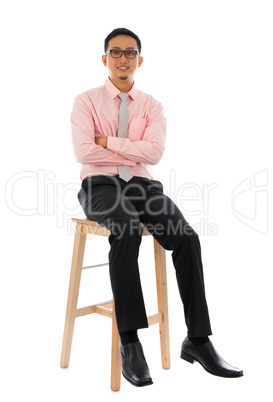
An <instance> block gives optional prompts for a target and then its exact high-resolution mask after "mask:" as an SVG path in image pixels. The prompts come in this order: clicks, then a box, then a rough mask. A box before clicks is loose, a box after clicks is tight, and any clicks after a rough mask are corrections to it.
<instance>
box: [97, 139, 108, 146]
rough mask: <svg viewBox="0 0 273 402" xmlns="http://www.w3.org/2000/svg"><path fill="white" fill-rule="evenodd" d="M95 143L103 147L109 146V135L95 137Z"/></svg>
mask: <svg viewBox="0 0 273 402" xmlns="http://www.w3.org/2000/svg"><path fill="white" fill-rule="evenodd" d="M95 143H96V144H97V145H100V146H101V147H103V148H107V137H95Z"/></svg>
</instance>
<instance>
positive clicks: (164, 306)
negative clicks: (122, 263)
mask: <svg viewBox="0 0 273 402" xmlns="http://www.w3.org/2000/svg"><path fill="white" fill-rule="evenodd" d="M154 253H155V270H156V287H157V301H158V311H159V312H160V313H162V315H163V320H162V322H160V323H159V332H160V345H161V361H162V367H163V368H164V369H169V368H170V339H169V315H168V294H167V273H166V254H165V249H164V248H163V247H161V246H160V244H159V243H158V242H157V241H156V239H155V238H154Z"/></svg>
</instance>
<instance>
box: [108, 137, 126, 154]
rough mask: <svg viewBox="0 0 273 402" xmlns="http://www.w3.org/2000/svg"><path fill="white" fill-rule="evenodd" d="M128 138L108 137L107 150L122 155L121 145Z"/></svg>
mask: <svg viewBox="0 0 273 402" xmlns="http://www.w3.org/2000/svg"><path fill="white" fill-rule="evenodd" d="M124 140H126V138H119V137H110V136H109V137H108V139H107V149H109V150H110V151H112V152H115V153H117V154H118V153H120V149H121V145H122V144H123V143H124Z"/></svg>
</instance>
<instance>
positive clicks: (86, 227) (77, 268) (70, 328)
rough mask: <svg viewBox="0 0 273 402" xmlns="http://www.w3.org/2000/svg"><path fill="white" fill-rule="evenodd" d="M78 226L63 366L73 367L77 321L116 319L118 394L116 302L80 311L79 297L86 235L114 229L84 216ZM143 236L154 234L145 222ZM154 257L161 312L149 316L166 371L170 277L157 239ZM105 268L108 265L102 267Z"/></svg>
mask: <svg viewBox="0 0 273 402" xmlns="http://www.w3.org/2000/svg"><path fill="white" fill-rule="evenodd" d="M72 221H73V222H75V223H76V227H75V238H74V246H73V254H72V263H71V273H70V282H69V291H68V298H67V308H66V317H65V326H64V334H63V344H62V355H61V367H62V368H66V367H68V365H69V360H70V353H71V346H72V338H73V332H74V325H75V319H76V318H77V317H80V316H84V315H88V314H93V313H96V314H100V315H103V316H105V317H109V318H111V319H112V357H111V389H112V390H113V391H118V390H119V389H120V381H121V360H120V355H119V339H120V338H119V333H118V328H117V323H116V315H115V303H114V299H112V300H110V301H107V302H104V303H100V304H96V305H92V306H89V307H84V308H79V309H78V308H77V303H78V294H79V287H80V280H81V273H82V269H83V268H84V267H83V258H84V250H85V244H86V235H87V234H88V233H91V234H95V235H98V236H109V235H110V233H111V232H110V230H108V229H107V228H106V227H105V226H102V225H100V224H99V223H98V222H96V221H94V220H91V219H88V218H86V217H85V216H84V217H77V218H72ZM141 226H142V229H143V232H142V235H143V236H148V235H151V234H150V233H149V231H148V230H147V228H146V227H145V226H144V225H143V224H142V223H141ZM154 257H155V271H156V287H157V301H158V311H157V313H156V314H154V315H151V316H149V317H147V319H148V324H149V325H153V324H157V323H158V324H159V334H160V346H161V362H162V367H163V368H165V369H168V368H170V345H169V319H168V297H167V276H166V256H165V249H164V248H163V247H162V246H160V244H159V243H158V242H157V241H156V240H155V238H154ZM102 265H105V264H102Z"/></svg>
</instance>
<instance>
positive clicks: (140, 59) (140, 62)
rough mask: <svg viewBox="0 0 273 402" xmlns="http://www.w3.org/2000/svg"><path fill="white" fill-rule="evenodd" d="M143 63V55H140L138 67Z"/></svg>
mask: <svg viewBox="0 0 273 402" xmlns="http://www.w3.org/2000/svg"><path fill="white" fill-rule="evenodd" d="M142 63H143V57H142V56H139V58H138V67H140V66H141V64H142Z"/></svg>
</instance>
